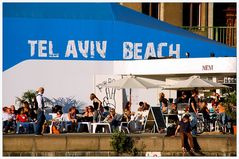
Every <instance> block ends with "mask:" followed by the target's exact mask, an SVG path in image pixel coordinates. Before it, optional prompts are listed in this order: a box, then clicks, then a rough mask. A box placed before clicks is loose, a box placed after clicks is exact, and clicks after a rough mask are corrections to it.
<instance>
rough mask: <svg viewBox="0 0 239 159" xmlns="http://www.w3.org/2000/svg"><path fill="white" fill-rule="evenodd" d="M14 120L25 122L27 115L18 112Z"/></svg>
mask: <svg viewBox="0 0 239 159" xmlns="http://www.w3.org/2000/svg"><path fill="white" fill-rule="evenodd" d="M16 120H17V121H19V122H27V115H26V114H22V115H20V114H18V115H17V118H16Z"/></svg>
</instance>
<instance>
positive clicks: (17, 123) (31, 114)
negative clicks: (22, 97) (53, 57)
mask: <svg viewBox="0 0 239 159" xmlns="http://www.w3.org/2000/svg"><path fill="white" fill-rule="evenodd" d="M43 94H44V88H42V87H40V88H39V89H38V90H37V94H36V99H35V100H36V102H35V103H36V106H35V108H36V109H35V110H32V109H31V108H30V107H29V103H28V102H27V101H24V102H23V103H22V106H21V107H20V108H19V109H18V110H15V107H14V105H12V106H10V107H3V116H2V118H3V131H4V133H8V132H16V133H19V131H20V130H21V128H22V127H23V128H26V129H27V130H28V129H29V127H30V126H32V125H34V132H35V133H36V135H42V132H43V131H45V130H43V129H44V126H43V125H44V123H45V120H46V117H45V114H44V109H45V107H44V100H43V99H44V98H43ZM212 96H213V100H212V109H210V110H209V109H208V107H207V102H206V101H205V100H202V99H201V98H199V97H198V91H197V90H192V92H191V97H188V96H187V94H186V93H185V92H182V94H181V96H180V97H179V98H178V99H175V100H173V101H171V102H169V100H168V99H167V98H166V97H165V94H164V93H160V94H159V106H160V109H161V112H162V114H170V116H168V121H169V123H175V125H176V126H178V124H179V123H180V122H179V116H178V114H179V112H178V105H179V104H181V103H187V104H186V105H187V106H185V107H184V113H186V114H188V115H189V116H190V127H191V131H192V135H197V119H198V113H201V114H202V115H203V118H204V131H210V123H213V126H214V128H215V127H216V125H215V121H219V124H220V128H221V131H222V132H226V127H227V121H228V120H229V118H228V117H227V115H226V113H225V108H224V107H223V103H222V102H220V96H219V94H217V93H216V92H215V91H214V92H213V94H212ZM89 99H90V100H91V101H92V105H89V106H86V107H85V108H84V111H83V113H81V114H80V113H79V110H77V108H76V107H75V106H72V107H71V108H70V109H69V111H68V113H67V115H65V116H64V113H63V112H62V107H61V106H55V107H54V109H53V111H54V113H56V117H54V118H53V119H52V123H51V127H52V128H51V129H50V130H49V132H51V133H52V132H53V133H54V132H57V133H61V132H65V131H67V132H76V131H79V125H78V123H79V122H91V123H97V122H107V123H109V124H110V125H111V128H112V130H115V129H117V128H118V127H119V126H121V123H122V122H124V123H127V127H128V129H129V130H130V131H131V132H135V131H142V130H143V127H144V124H145V121H146V119H147V115H148V112H149V108H150V105H149V104H148V103H147V102H139V106H138V109H137V111H136V112H133V111H132V110H131V106H132V103H131V102H127V103H126V104H125V106H124V108H123V114H118V113H117V112H116V111H115V108H113V107H112V108H109V107H103V106H102V102H101V100H100V99H99V98H97V96H96V95H95V94H94V93H92V94H90V98H89ZM164 117H165V116H164ZM29 123H31V124H29Z"/></svg>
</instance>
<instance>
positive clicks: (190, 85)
mask: <svg viewBox="0 0 239 159" xmlns="http://www.w3.org/2000/svg"><path fill="white" fill-rule="evenodd" d="M194 88H198V89H219V88H228V86H225V85H222V84H219V83H215V82H212V81H209V80H206V79H201V78H200V77H199V76H191V77H189V78H188V79H187V80H183V81H180V82H177V83H176V84H174V85H171V86H166V87H164V89H166V90H191V89H194Z"/></svg>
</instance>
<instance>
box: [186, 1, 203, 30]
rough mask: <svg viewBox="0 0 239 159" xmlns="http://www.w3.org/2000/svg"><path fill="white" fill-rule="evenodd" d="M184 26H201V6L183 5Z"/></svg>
mask: <svg viewBox="0 0 239 159" xmlns="http://www.w3.org/2000/svg"><path fill="white" fill-rule="evenodd" d="M183 26H190V27H192V26H198V27H200V26H201V4H200V3H184V4H183Z"/></svg>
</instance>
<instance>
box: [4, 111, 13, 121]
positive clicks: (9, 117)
mask: <svg viewBox="0 0 239 159" xmlns="http://www.w3.org/2000/svg"><path fill="white" fill-rule="evenodd" d="M12 119H13V118H12V115H11V114H8V113H6V112H3V113H2V121H7V120H12Z"/></svg>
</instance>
